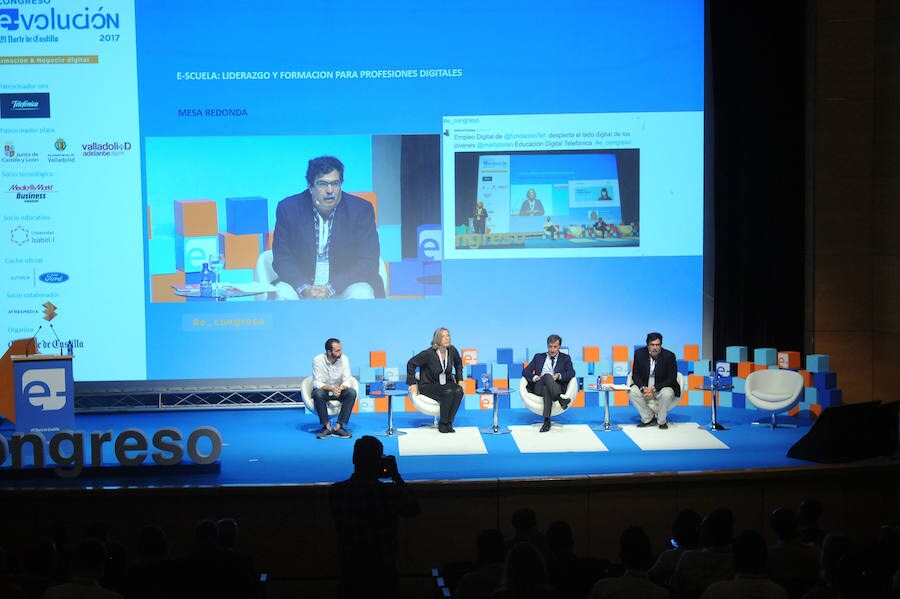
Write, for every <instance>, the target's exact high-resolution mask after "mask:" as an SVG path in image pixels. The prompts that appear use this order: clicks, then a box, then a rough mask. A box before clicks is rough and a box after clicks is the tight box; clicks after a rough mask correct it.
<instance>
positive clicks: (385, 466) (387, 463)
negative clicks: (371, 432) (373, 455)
mask: <svg viewBox="0 0 900 599" xmlns="http://www.w3.org/2000/svg"><path fill="white" fill-rule="evenodd" d="M396 472H397V459H396V458H395V457H394V456H392V455H383V456H381V474H380V475H379V476H378V478H394V474H396Z"/></svg>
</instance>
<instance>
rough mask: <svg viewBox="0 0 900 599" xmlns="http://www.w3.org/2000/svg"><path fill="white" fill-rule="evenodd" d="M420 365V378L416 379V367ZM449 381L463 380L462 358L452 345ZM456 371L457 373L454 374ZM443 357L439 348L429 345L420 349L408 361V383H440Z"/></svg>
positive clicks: (447, 371)
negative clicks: (440, 356) (439, 354)
mask: <svg viewBox="0 0 900 599" xmlns="http://www.w3.org/2000/svg"><path fill="white" fill-rule="evenodd" d="M417 366H418V367H419V380H416V367H417ZM444 372H446V373H447V383H453V382H456V383H458V382H460V381H462V376H463V369H462V358H461V357H460V355H459V352H458V351H457V350H456V348H455V347H453V346H452V345H451V346H450V347H448V348H447V370H446V371H444ZM454 373H455V374H454ZM440 376H441V359H440V358H439V357H438V355H437V350H436V349H434V348H431V347H429V348H428V349H426V350H423V351H420V352H419V353H417V354H416V355H415V356H413V357H412V358H410V360H409V362H407V363H406V384H407V385H416V384H420V383H425V384H428V383H434V384H438V383H440V378H439V377H440Z"/></svg>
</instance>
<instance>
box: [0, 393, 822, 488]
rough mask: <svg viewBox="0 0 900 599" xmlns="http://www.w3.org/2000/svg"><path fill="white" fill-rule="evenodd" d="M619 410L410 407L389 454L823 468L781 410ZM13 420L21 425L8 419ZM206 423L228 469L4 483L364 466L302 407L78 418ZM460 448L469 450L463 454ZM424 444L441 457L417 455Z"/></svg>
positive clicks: (621, 465) (658, 468)
mask: <svg viewBox="0 0 900 599" xmlns="http://www.w3.org/2000/svg"><path fill="white" fill-rule="evenodd" d="M611 414H612V415H611V419H612V420H613V422H616V423H619V424H623V425H626V429H627V430H623V431H616V432H594V431H591V430H589V429H588V428H587V426H586V425H592V424H598V423H599V422H600V421H601V419H602V412H601V411H600V410H597V409H596V408H592V409H585V408H573V409H571V410H569V411H568V412H566V413H565V414H563V415H561V416H560V417H558V418H556V419H555V420H554V422H558V423H560V424H562V425H563V426H562V427H561V428H554V430H552V431H551V432H549V433H544V434H540V433H537V427H535V426H532V425H533V424H534V423H538V422H539V421H540V418H538V417H537V416H535V415H534V414H532V413H531V412H529V411H527V410H521V409H520V410H505V411H503V412H501V424H503V425H506V426H510V427H513V428H514V429H515V430H516V434H515V435H513V434H507V435H496V436H495V435H482V434H479V433H477V432H476V429H475V427H479V428H483V427H487V426H489V425H490V424H491V413H490V412H489V411H485V412H474V413H473V412H465V411H463V412H460V414H459V416H458V417H457V421H456V422H455V427H456V429H457V431H458V432H457V433H456V434H454V435H441V434H439V433H437V432H436V431H432V430H422V429H418V427H419V426H421V425H423V424H427V423H429V422H430V421H431V420H430V418H428V417H425V416H423V415H421V414H418V413H407V412H403V413H398V414H395V416H394V424H395V426H396V427H398V428H400V429H408V430H411V433H410V434H409V435H407V436H406V437H392V438H385V437H381V439H382V441H383V442H384V445H385V452H386V453H390V454H394V455H397V456H398V462H399V465H400V470H401V472H402V473H403V475H404V477H405V478H406V479H407V480H410V481H420V480H497V479H521V478H541V479H546V478H554V477H579V476H608V475H626V474H627V475H631V474H641V473H662V472H677V473H688V472H702V471H724V470H742V469H773V468H784V467H797V466H807V465H808V466H813V465H814V464H813V463H812V462H805V461H802V460H794V459H790V458H788V457H786V454H787V451H788V449H789V448H790V447H791V446H792V445H793V444H794V443H795V442H796V441H797V440H798V439H800V438H801V437H802V436H803V435H804V434H806V432H807V431H808V430H809V427H810V426H811V425H812V421H810V420H807V419H802V418H789V417H786V416H780V417H779V421H788V422H793V423H795V424H797V425H798V427H797V428H795V429H790V428H784V429H776V430H771V429H770V428H767V427H755V426H751V424H750V423H751V422H752V421H753V420H754V419H758V418H760V417H762V416H763V414H762V413H761V412H756V411H748V410H743V409H730V408H722V409H720V410H719V422H720V423H722V424H724V425H725V426H727V427H728V428H729V430H726V431H719V432H714V433H713V432H710V431H709V429H708V428H706V429H699V428H697V426H696V424H702V425H708V424H709V422H710V410H709V408H700V407H680V408H678V409H677V410H676V411H675V412H674V414H672V415H671V416H670V420H669V423H670V428H669V430H667V431H663V430H659V429H657V428H652V429H650V428H645V429H636V428H634V426H633V425H634V424H636V423H637V416H636V414H635V412H634V410H633V409H631V408H625V407H622V408H613V409H612V413H611ZM690 423H695V424H693V425H692V424H690ZM4 424H5V425H6V427H9V423H8V422H6V423H4ZM386 424H387V415H386V414H381V413H378V414H371V413H369V414H355V415H354V416H353V418H352V419H351V422H350V427H349V428H350V430H352V432H353V435H354V439H355V438H358V437H359V436H360V435H366V434H369V435H371V434H374V433H376V432H378V431H383V430H384V428H385V427H386ZM204 425H207V426H213V427H215V428H216V429H217V430H219V432H220V433H221V435H222V438H223V442H224V447H223V449H222V454H221V457H220V464H221V470H220V472H219V473H208V474H202V473H192V472H191V471H190V470H189V469H179V468H177V467H176V468H174V469H173V470H172V474H166V473H163V474H160V473H159V470H157V471H156V472H154V473H153V474H152V475H151V476H147V475H140V474H137V473H136V474H134V475H132V474H130V473H129V474H128V475H121V474H120V475H117V476H87V475H86V474H82V476H81V477H79V478H76V479H72V480H66V479H61V478H57V477H55V476H52V477H43V478H39V477H38V478H34V479H27V480H22V479H21V477H16V478H17V479H13V478H11V477H9V476H3V475H4V474H9V472H7V471H8V470H9V468H10V460H9V459H7V460H6V462H4V464H3V465H2V470H0V488H13V487H41V488H72V487H96V486H101V487H109V486H128V487H159V486H183V485H202V486H235V485H237V486H242V485H302V484H314V483H328V482H333V481H337V480H342V479H344V478H347V476H349V474H350V473H351V471H352V464H351V456H352V450H353V443H354V439H339V438H334V437H331V438H327V439H321V440H320V439H316V437H315V435H314V431H315V430H317V428H318V426H317V421H316V418H315V417H314V416H313V415H311V414H307V413H305V412H304V411H303V410H302V409H272V408H270V409H241V410H222V409H219V410H205V411H178V412H174V411H169V412H142V413H134V412H132V413H121V414H91V415H79V416H78V417H77V421H76V427H77V429H78V430H82V431H86V432H90V431H107V430H110V431H113V435H114V436H115V435H116V434H117V433H118V432H120V431H122V430H124V429H127V428H138V429H141V430H143V431H144V432H146V433H148V435H152V433H153V431H156V430H157V429H160V428H166V427H175V428H178V429H179V430H180V431H181V432H182V433H183V434H184V435H185V436H186V435H187V434H189V433H190V432H191V431H192V430H194V429H196V428H197V427H200V426H204ZM516 427H521V428H516ZM0 428H2V427H0ZM2 432H3V434H4V435H5V436H6V437H7V438H8V437H9V435H10V434H11V431H10V430H3V431H2ZM642 447H643V448H642ZM698 447H708V448H698ZM104 449H105V451H104V463H114V458H113V452H112V448H111V447H109V444H107V446H105V448H104ZM458 452H469V453H467V454H464V455H452V454H454V453H458ZM422 453H425V454H428V453H435V454H437V455H413V454H422ZM148 461H149V460H148Z"/></svg>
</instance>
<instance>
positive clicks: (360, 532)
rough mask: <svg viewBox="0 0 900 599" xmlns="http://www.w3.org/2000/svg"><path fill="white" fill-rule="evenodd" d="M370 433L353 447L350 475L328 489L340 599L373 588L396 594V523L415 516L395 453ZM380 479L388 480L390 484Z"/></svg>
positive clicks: (414, 502) (413, 502)
mask: <svg viewBox="0 0 900 599" xmlns="http://www.w3.org/2000/svg"><path fill="white" fill-rule="evenodd" d="M383 452H384V446H383V445H382V444H381V441H379V440H378V439H376V438H375V437H370V436H368V435H366V436H364V437H360V438H359V439H358V440H357V441H356V444H355V445H354V446H353V475H351V476H350V478H348V479H347V480H345V481H341V482H337V483H334V484H333V485H332V486H331V489H330V493H329V503H330V505H331V515H332V517H333V518H334V525H335V528H336V529H337V542H338V554H339V555H340V562H341V578H340V586H339V594H338V596H339V597H363V596H367V595H368V594H371V589H379V592H380V593H381V594H383V595H384V596H391V595H392V594H396V592H397V589H398V585H399V576H398V574H397V522H398V519H399V518H400V517H404V518H407V517H410V516H416V515H418V514H419V511H420V508H419V502H418V501H417V500H416V498H415V497H413V496H412V494H411V493H410V491H409V488H408V487H407V485H406V483H405V482H404V481H403V478H402V477H401V476H400V472H399V471H398V470H397V460H396V458H394V456H385V455H382V454H383ZM379 479H390V481H391V482H387V481H385V480H379Z"/></svg>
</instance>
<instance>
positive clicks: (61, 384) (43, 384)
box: [22, 368, 66, 411]
mask: <svg viewBox="0 0 900 599" xmlns="http://www.w3.org/2000/svg"><path fill="white" fill-rule="evenodd" d="M22 395H24V396H25V398H27V399H28V402H29V403H30V404H31V405H33V406H34V407H39V408H41V409H42V410H44V411H47V410H61V409H63V408H64V407H65V405H66V371H65V370H64V369H62V368H40V369H37V368H34V369H31V370H26V371H25V373H24V374H22Z"/></svg>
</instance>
